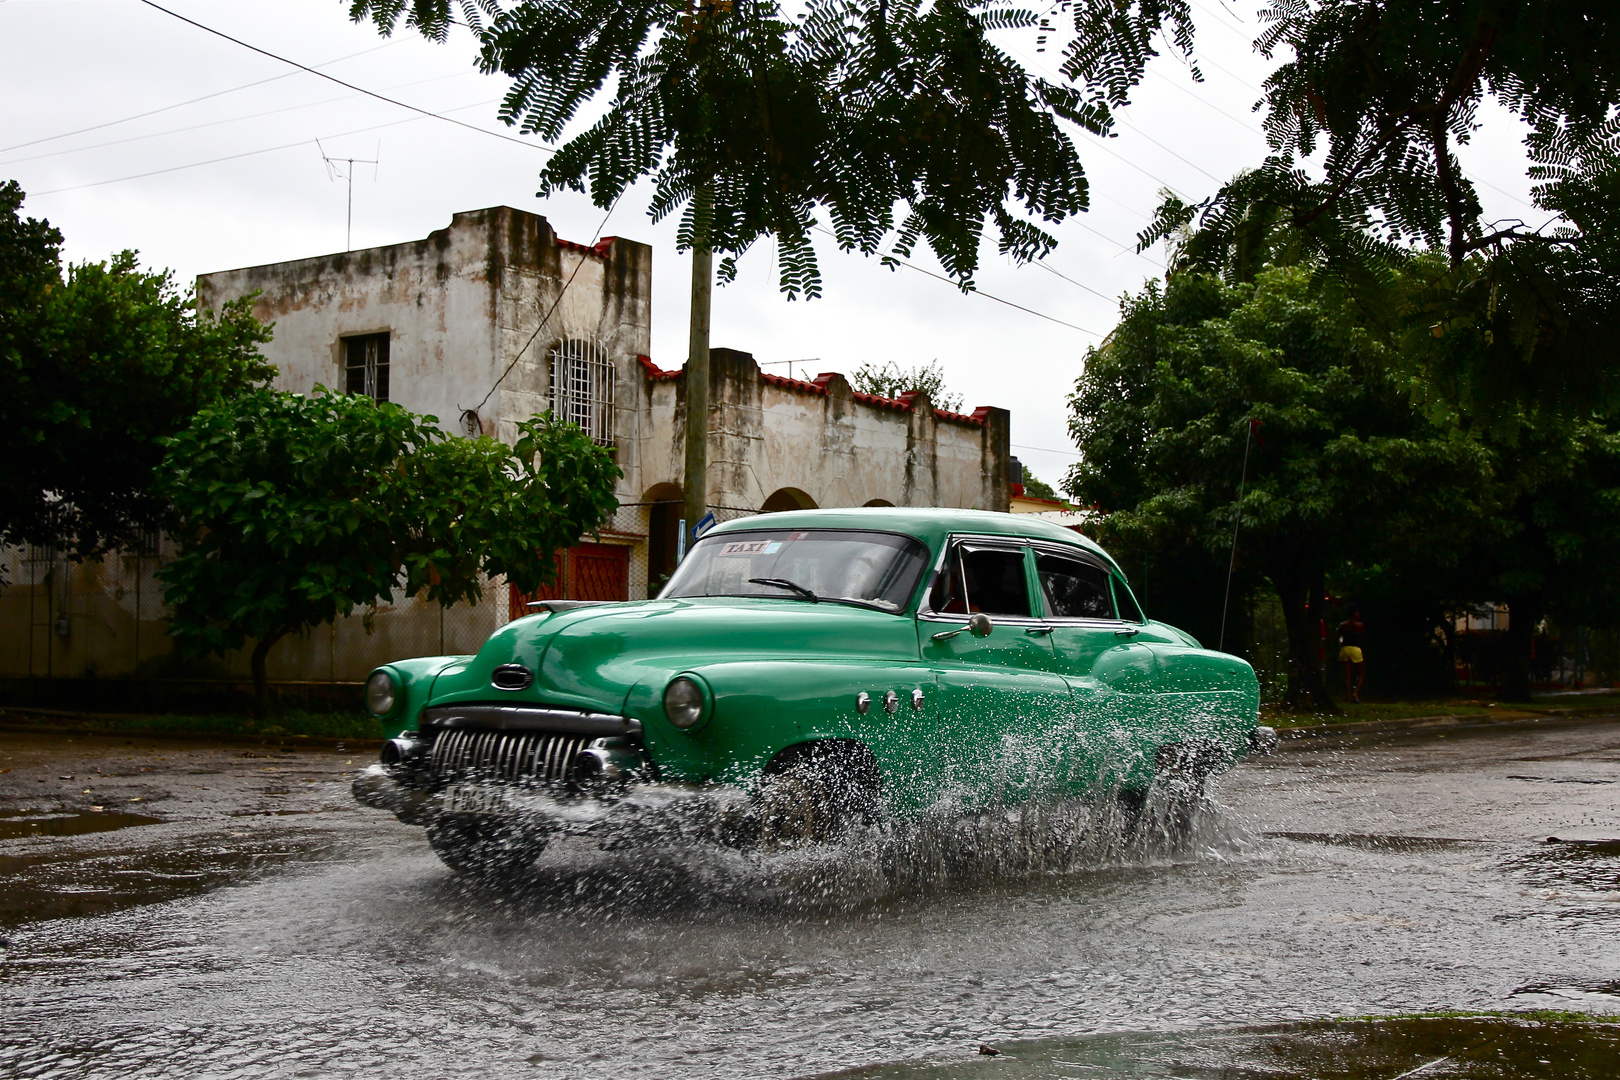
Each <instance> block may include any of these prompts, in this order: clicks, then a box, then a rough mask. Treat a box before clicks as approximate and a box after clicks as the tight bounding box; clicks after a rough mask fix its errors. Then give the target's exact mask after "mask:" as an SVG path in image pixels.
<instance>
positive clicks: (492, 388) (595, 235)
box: [473, 188, 629, 413]
mask: <svg viewBox="0 0 1620 1080" xmlns="http://www.w3.org/2000/svg"><path fill="white" fill-rule="evenodd" d="M628 190H629V189H628V188H626V189H625V191H628ZM622 198H624V191H621V192H619V193H618V194H617V195H615V196H614V197H613V202H611V203H610V204H608V208H607V213H605V214H603V215H602V220H601V221H600V222H599V223H598V224H597V226H596V231H595V232H594V233H592V234H591V239H590V242H589V243H587V244H586V245H585V246H586V247H595V246H596V242H597V241H598V240H600V239H601V238H602V230H603V229H605V228H607V223H608V218H610V217H612V216H613V211H614V210H615V209H617V207H618V205H619V200H620V199H622ZM586 258H587V256H585V255H584V254H581V255H580V257H579V262H577V263H575V264H574V272H573V273H571V274H569V275H568V280H567V281H565V282H563V287H562V288H560V289H558V290H557V299H555V300H553V301H552V302H551V306H550V307H549V308H547V309H546V313H545V314H544V315H542V316H540V322H539V324H538V325H536V326H535V328H534V333H532V334H530V335H529V340H528V341H525V342H524V343H523V348H521V349H519V350H518V351H517V355H516V356H514V357H512V362H511V363H510V364H507V365H506V370H505V371H503V372H501V375H500V378H498V379H496V380H495V381H494V382H493V383H491V384H490V386H489V393H487V394H485V395H484V400H483V401H480V402H479V403H478V407H477V408H476V409H474V410H473V412H475V413H476V412H482V411H483V408H484V406H485V404H487V403H488V402H489V398H490V395H491V394H493V393H495V390H496V388H497V387H499V386H500V385H501V383H503V382H505V381H506V377H507V376H508V375H510V374H512V369H513V368H515V367H517V364H518V361H519V360H521V359H523V354H524V353H526V352H528V351H529V346H530V345H533V344H534V339H535V338H537V337H539V336H540V331H542V330H544V329H545V328H546V323H547V322H548V321H549V320H550V319H551V316H552V313H553V312H555V311H556V310H557V305H558V304H560V303H562V298H563V296H564V295H565V294H566V293H567V292H568V286H570V285H572V284H573V283H574V278H575V277H577V276H579V272H580V270H581V269H582V268H583V267H584V266H585V259H586Z"/></svg>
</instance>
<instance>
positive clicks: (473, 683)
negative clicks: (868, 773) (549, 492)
mask: <svg viewBox="0 0 1620 1080" xmlns="http://www.w3.org/2000/svg"><path fill="white" fill-rule="evenodd" d="M783 656H790V657H793V658H795V659H815V658H828V659H831V658H837V657H864V658H874V659H875V658H894V659H908V658H909V659H915V658H916V656H917V632H916V625H915V622H914V621H913V619H912V618H911V617H910V616H908V615H901V614H891V613H889V612H883V611H874V610H872V609H870V608H863V607H855V606H852V605H849V604H838V603H832V602H823V603H811V602H809V601H804V600H789V599H783V600H777V599H764V598H733V597H697V598H692V599H683V600H648V601H643V602H636V603H625V604H604V605H602V606H600V607H587V608H575V609H573V610H570V611H560V612H555V613H551V614H542V615H535V616H529V617H527V618H523V619H518V620H515V621H514V622H512V623H510V624H508V625H507V626H505V627H502V628H501V629H500V630H499V631H497V632H496V633H495V634H494V635H492V636H491V637H490V639H489V640H488V641H487V642H485V644H484V647H483V648H482V649H481V650H479V653H478V655H477V656H476V657H473V658H472V659H471V660H470V661H468V662H466V663H465V664H464V665H461V666H460V667H459V669H447V670H446V671H445V672H444V673H443V674H441V675H440V677H439V680H438V682H437V684H436V685H435V687H434V694H433V697H434V701H435V703H439V702H451V701H473V700H484V701H487V700H492V699H494V698H497V697H498V698H499V700H502V701H508V702H511V703H514V704H516V703H520V702H524V701H537V702H538V701H544V702H547V703H551V704H573V705H578V706H579V707H582V708H592V709H603V710H612V711H617V709H618V708H619V707H620V705H621V704H622V702H623V700H624V696H625V694H626V693H627V692H628V691H629V689H630V688H631V687H632V686H634V685H636V684H637V683H638V682H641V681H643V680H644V679H647V678H659V679H663V678H667V677H668V676H669V675H672V674H674V673H675V672H678V671H681V670H684V669H688V668H698V667H701V666H703V665H705V664H711V663H718V662H725V661H730V660H744V659H748V660H756V659H766V658H771V657H783ZM503 664H522V665H523V666H524V667H527V668H528V669H529V670H530V671H532V672H534V673H535V676H536V678H535V683H534V685H533V686H531V687H529V688H528V689H527V690H523V691H516V692H506V691H496V690H493V689H492V688H491V685H490V678H491V674H492V673H493V671H494V669H495V668H496V667H499V666H500V665H503Z"/></svg>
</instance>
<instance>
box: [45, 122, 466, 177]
mask: <svg viewBox="0 0 1620 1080" xmlns="http://www.w3.org/2000/svg"><path fill="white" fill-rule="evenodd" d="M490 103H491V102H490V101H475V102H473V103H472V104H471V105H462V106H460V107H459V108H456V109H451V110H449V111H450V112H460V111H462V109H476V108H479V107H481V106H484V105H488V104H490ZM421 119H422V117H420V116H408V117H406V118H405V119H403V120H390V121H389V122H388V123H386V124H372V125H370V126H369V127H362V128H355V129H353V130H352V131H340V132H338V133H337V134H335V135H323V136H322V138H325V139H341V138H343V137H345V136H347V135H359V134H362V133H364V132H367V131H381V130H382V129H383V128H391V127H398V126H399V125H400V124H414V123H416V122H417V121H418V120H421ZM313 141H314V140H313V139H299V140H298V141H297V142H290V143H282V144H281V145H280V146H266V147H263V148H262V149H259V150H244V151H243V152H242V153H240V154H226V155H225V156H224V157H217V158H209V159H208V160H207V161H193V162H190V163H188V164H185V165H171V166H169V167H168V168H166V169H152V170H151V171H150V172H143V173H135V174H134V175H132V176H118V177H114V178H113V179H111V180H94V181H92V182H90V183H88V184H73V185H71V186H69V187H59V188H52V189H50V190H49V191H31V192H29V193H28V197H29V198H30V199H35V198H38V197H39V196H41V195H60V194H61V193H62V192H64V191H83V190H84V189H85V188H93V187H103V186H105V185H107V184H122V183H124V182H125V181H126V180H144V179H146V178H147V177H149V176H162V175H163V174H164V173H172V172H183V171H185V170H186V169H198V168H201V167H202V166H204V165H218V164H219V163H220V162H222V161H237V160H240V159H241V158H249V157H257V156H258V155H260V154H273V153H275V152H276V151H278V150H291V149H293V148H294V147H300V146H308V145H309V144H310V143H311V142H313Z"/></svg>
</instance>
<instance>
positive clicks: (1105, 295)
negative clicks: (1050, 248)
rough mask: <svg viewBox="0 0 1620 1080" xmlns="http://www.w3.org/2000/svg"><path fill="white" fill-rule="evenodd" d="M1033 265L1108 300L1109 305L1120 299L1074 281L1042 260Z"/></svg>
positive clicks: (1081, 282)
mask: <svg viewBox="0 0 1620 1080" xmlns="http://www.w3.org/2000/svg"><path fill="white" fill-rule="evenodd" d="M1031 265H1034V266H1038V267H1040V268H1041V269H1042V270H1045V271H1046V272H1047V273H1048V274H1056V275H1057V276H1058V277H1060V278H1062V279H1063V280H1064V281H1067V282H1068V283H1069V284H1070V285H1073V286H1075V287H1077V288H1081V289H1084V290H1086V292H1088V293H1090V294H1091V295H1092V296H1100V297H1102V298H1103V299H1104V300H1107V301H1108V302H1109V303H1113V302H1114V301H1115V300H1117V299H1118V297H1113V296H1109V295H1107V294H1106V293H1101V292H1098V291H1097V290H1096V289H1093V288H1092V287H1091V286H1090V285H1087V284H1086V283H1085V282H1083V281H1076V280H1074V278H1072V277H1070V276H1069V275H1068V274H1065V273H1063V271H1061V270H1056V269H1053V268H1052V267H1051V266H1048V265H1047V264H1046V263H1045V262H1043V261H1041V260H1036V261H1035V262H1034V263H1033V264H1031Z"/></svg>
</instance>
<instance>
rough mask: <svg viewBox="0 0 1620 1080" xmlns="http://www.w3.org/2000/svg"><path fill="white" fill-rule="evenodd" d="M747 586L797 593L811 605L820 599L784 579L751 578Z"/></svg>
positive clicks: (800, 586) (807, 590)
mask: <svg viewBox="0 0 1620 1080" xmlns="http://www.w3.org/2000/svg"><path fill="white" fill-rule="evenodd" d="M748 584H750V585H769V586H770V587H771V588H773V589H787V590H788V591H789V592H793V593H797V594H798V595H800V596H802V597H804V598H805V599H806V600H809V601H810V602H811V603H814V602H816V601H817V600H820V599H821V597H819V596H817V595H816V594H815V593H813V592H811V591H810V590H809V589H807V588H805V587H804V586H803V585H796V584H794V583H793V582H791V581H789V580H788V579H787V578H785V577H751V578H749V579H748Z"/></svg>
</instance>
